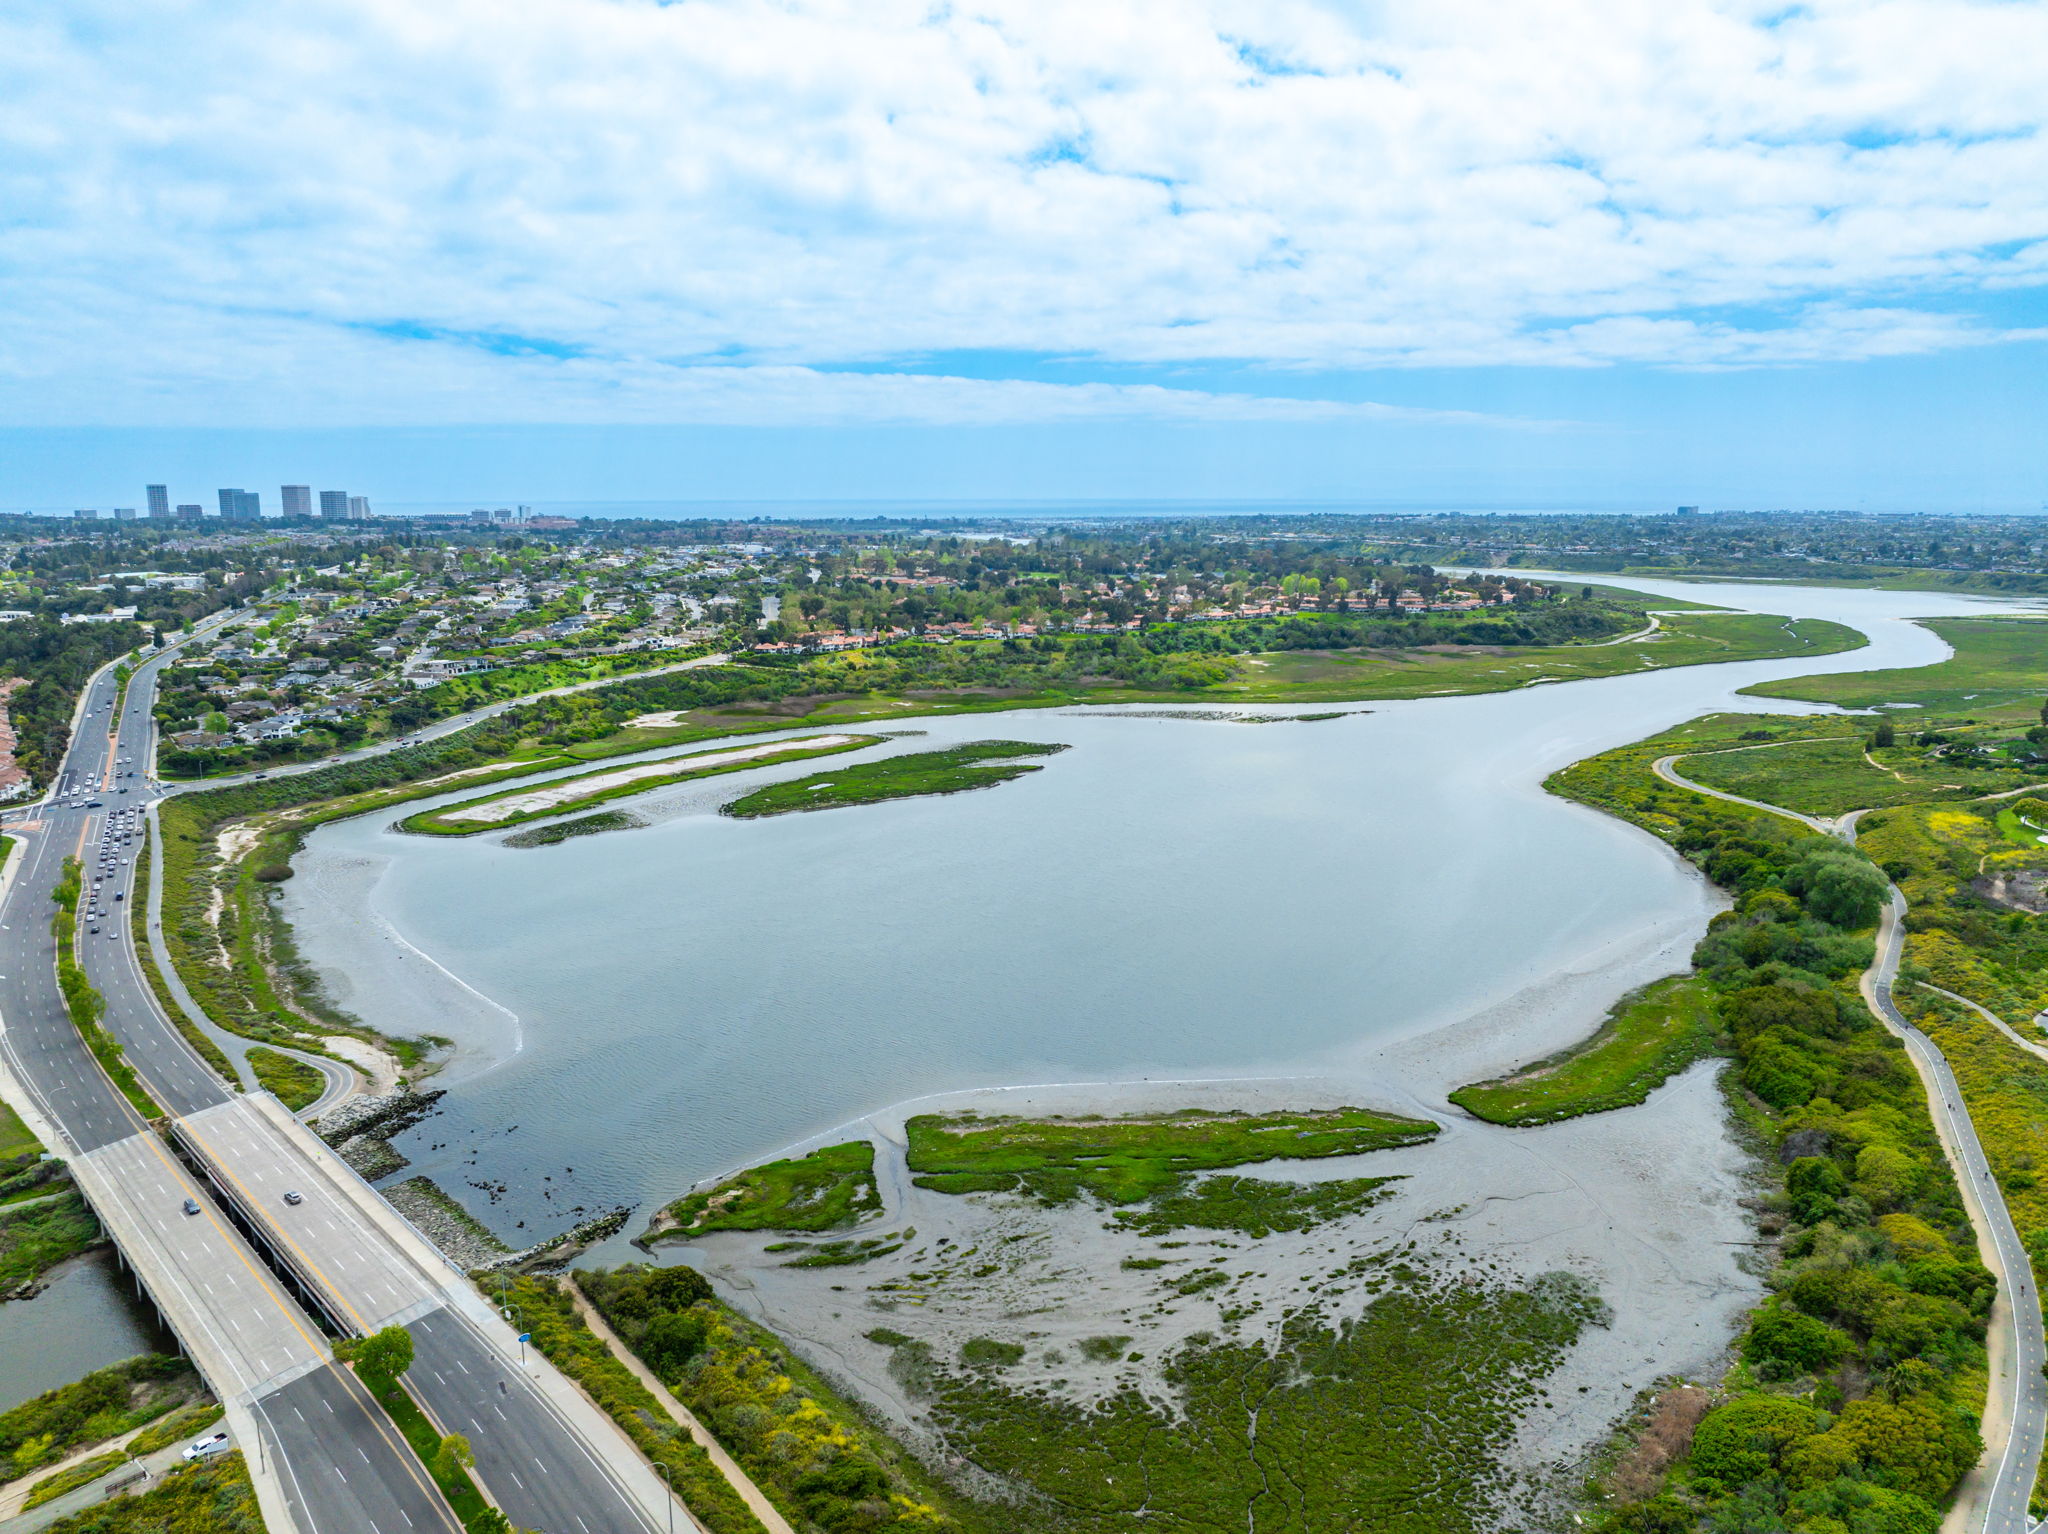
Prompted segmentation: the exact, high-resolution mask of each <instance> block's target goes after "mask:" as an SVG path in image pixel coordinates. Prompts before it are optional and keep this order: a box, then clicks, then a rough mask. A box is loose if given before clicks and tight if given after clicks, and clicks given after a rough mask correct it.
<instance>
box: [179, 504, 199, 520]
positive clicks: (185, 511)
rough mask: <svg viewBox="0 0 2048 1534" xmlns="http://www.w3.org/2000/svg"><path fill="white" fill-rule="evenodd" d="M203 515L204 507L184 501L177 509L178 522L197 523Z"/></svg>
mask: <svg viewBox="0 0 2048 1534" xmlns="http://www.w3.org/2000/svg"><path fill="white" fill-rule="evenodd" d="M205 515H206V508H205V507H204V506H200V505H196V504H194V503H193V502H191V501H185V502H183V503H181V504H180V505H179V507H178V520H179V521H180V522H197V521H198V520H199V519H200V518H201V517H203V516H205Z"/></svg>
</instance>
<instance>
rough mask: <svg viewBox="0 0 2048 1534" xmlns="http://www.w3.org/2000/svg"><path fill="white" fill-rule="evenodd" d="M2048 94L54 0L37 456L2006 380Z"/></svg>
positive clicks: (2043, 231)
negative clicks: (2013, 300)
mask: <svg viewBox="0 0 2048 1534" xmlns="http://www.w3.org/2000/svg"><path fill="white" fill-rule="evenodd" d="M2044 75H2048V7H2043V6H2040V5H2031V4H2027V5H2015V4H1996V3H1980V0H1818V3H1815V4H1811V5H1807V6H1804V7H1800V8H1797V9H1794V10H1790V11H1787V10H1785V9H1783V8H1782V7H1780V6H1777V5H1768V6H1767V5H1764V4H1761V3H1752V4H1742V3H1703V0H1662V3H1659V4H1655V5H1643V4H1640V3H1622V0H1569V3H1566V0H1549V3H1544V4H1539V5H1533V6H1532V5H1527V4H1515V3H1512V0H1484V3H1482V0H1398V3H1393V4H1387V5H1380V6H1375V7H1371V8H1365V7H1360V6H1356V5H1352V4H1345V3H1340V0H1332V3H1330V4H1322V5H1319V4H1311V3H1308V0H1110V3H1108V4H1104V3H1103V0H982V3H979V4H973V5H965V4H959V5H952V6H941V7H932V6H930V5H928V4H926V3H923V0H689V3H686V4H676V5H667V6H662V5H655V4H650V3H642V0H520V3H517V4H513V5H507V4H505V3H504V0H436V3H435V4H433V5H428V6H422V5H419V4H417V3H416V0H296V3H294V4H292V5H290V6H276V5H259V4H254V3H243V0H212V3H206V4H201V3H198V0H153V3H145V0H122V3H120V4H114V3H112V0H22V3H20V4H18V5H17V6H15V7H14V8H12V9H11V10H10V11H9V12H8V13H7V14H6V16H4V17H0V199H4V206H5V207H6V209H7V218H6V221H5V226H4V228H0V274H4V275H5V277H6V279H7V291H8V292H9V293H10V294H11V296H10V297H8V298H5V299H0V304H4V306H5V307H4V310H0V313H4V314H5V317H6V321H7V324H6V328H5V331H4V333H0V408H5V409H6V411H7V413H8V417H9V418H10V419H13V420H17V421H18V420H23V419H31V420H44V419H60V418H61V419H67V420H108V419H119V420H142V421H165V422H170V421H173V420H184V419H187V418H188V417H190V416H192V415H193V414H195V413H196V412H201V411H211V412H213V414H212V415H211V416H210V417H209V419H212V420H215V421H219V420H241V421H251V422H253V421H255V420H259V419H262V420H269V419H272V418H288V419H290V420H292V421H316V422H317V421H334V422H343V421H346V422H351V423H368V422H369V421H373V420H383V419H387V418H400V419H405V420H411V421H420V420H448V421H467V420H477V419H503V420H530V419H575V420H582V419H593V418H602V419H622V420H640V419H664V420H668V419H676V420H682V419H687V420H700V419H702V420H740V419H744V420H761V419H769V420H772V419H828V420H829V419H895V418H899V417H905V418H920V419H941V420H956V419H1048V418H1054V419H1064V418H1068V417H1070V416H1073V415H1096V414H1108V415H1130V414H1152V415H1164V416H1168V417H1174V418H1190V419H1221V418H1231V419H1245V418H1273V419H1301V418H1307V417H1312V416H1315V415H1316V413H1317V412H1319V411H1320V412H1322V418H1331V417H1338V416H1342V415H1344V414H1346V413H1353V414H1355V413H1358V412H1360V411H1367V412H1369V411H1371V410H1373V409H1375V408H1377V407H1370V406H1351V405H1334V404H1330V405H1324V404H1319V403H1317V402H1301V401H1294V400H1281V399H1272V400H1259V399H1254V398H1251V397H1249V396H1245V395H1214V394H1203V393H1200V392H1198V391H1195V390H1190V389H1153V390H1149V391H1148V390H1145V389H1141V388H1133V387H1128V386H1115V385H1078V386H1074V385H1054V384H1033V383H1009V382H1002V381H995V382H986V381H977V380H973V379H961V378H952V377H947V376H944V375H945V373H946V372H947V369H946V367H945V365H944V363H943V360H941V362H940V363H939V364H938V365H936V366H933V365H929V364H923V363H920V362H919V361H918V360H917V359H919V358H921V357H925V356H930V355H937V356H939V357H940V358H941V359H943V357H944V355H945V354H946V353H948V352H955V351H972V350H980V351H994V352H1003V351H1021V352H1033V353H1053V354H1058V355H1063V356H1078V357H1083V358H1099V359H1102V360H1104V361H1105V362H1111V363H1117V364H1130V363H1138V364H1156V365H1171V364H1180V363H1185V362H1189V361H1199V360H1205V359H1227V360H1242V361H1246V362H1251V363H1255V364H1259V365H1263V366H1269V367H1278V368H1288V369H1336V368H1349V367H1363V366H1381V365H1389V364H1392V365H1414V366H1428V365H1485V364H1498V363H1512V364H1535V365H1567V366H1592V365H1602V364H1606V363H1611V362H1621V361H1627V362H1644V363H1653V364H1665V365H1674V366H1682V367H1701V366H1707V367H1729V366H1758V365H1770V364H1779V363H1796V362H1805V361H1812V360H1826V359H1838V358H1849V359H1853V358H1862V357H1869V356H1877V355H1885V354H1896V353H1901V352H1912V351H1926V350H1934V349H1940V348H1946V347H1953V346H1959V345H1972V344H1981V343H1984V342H1987V341H1994V340H1999V339H2005V338H2009V336H2010V335H2011V333H2010V332H2008V331H2005V330H2002V329H2001V328H2000V327H1999V326H1998V325H1997V324H1995V323H1993V322H1991V321H1989V320H1973V319H1971V318H1969V317H1968V308H1969V304H1970V302H1971V299H1972V297H1973V295H1975V294H1976V293H1978V292H1980V291H1989V290H2002V289H2009V288H2012V287H2016V286H2032V285H2038V284H2039V283H2041V282H2042V281H2043V280H2044V270H2043V269H2044V257H2043V254H2042V252H2043V251H2044V250H2048V137H2044V134H2043V131H2042V129H2043V119H2044V117H2048V94H2044V93H2043V92H2042V91H2041V89H2040V82H2041V80H2042V79H2043V78H2044ZM369 327H382V329H383V332H384V333H382V334H379V333H377V331H375V330H373V329H371V328H369ZM402 327H411V328H412V329H414V330H415V331H417V332H418V333H419V334H420V335H421V336H422V337H424V339H416V340H405V339H401V338H392V337H393V335H394V334H395V333H396V332H397V331H398V330H399V329H401V328H402ZM463 337H472V338H475V337H500V338H511V337H524V338H530V339H532V340H534V341H536V342H538V343H541V346H542V353H541V354H526V355H520V354H517V353H516V349H513V354H506V350H507V346H508V345H509V343H504V344H500V345H498V346H496V347H495V348H494V346H493V345H490V344H483V343H476V344H466V343H465V342H464V341H463V340H462V339H461V338H463ZM547 353H559V354H560V355H547ZM850 362H852V363H880V364H885V365H890V366H894V367H895V368H897V369H898V372H896V373H893V374H891V373H881V374H877V373H861V374H849V373H841V372H830V371H818V370H819V369H829V368H831V367H833V366H835V365H842V364H846V363H850ZM1120 376H1122V375H1121V374H1120Z"/></svg>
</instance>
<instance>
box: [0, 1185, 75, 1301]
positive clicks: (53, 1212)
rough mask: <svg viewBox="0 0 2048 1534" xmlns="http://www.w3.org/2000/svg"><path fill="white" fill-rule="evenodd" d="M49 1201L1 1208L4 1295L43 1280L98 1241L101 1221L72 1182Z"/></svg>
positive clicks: (1, 1292)
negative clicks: (57, 1266) (56, 1267)
mask: <svg viewBox="0 0 2048 1534" xmlns="http://www.w3.org/2000/svg"><path fill="white" fill-rule="evenodd" d="M50 1191H51V1193H52V1194H53V1195H54V1196H53V1197H52V1198H50V1199H49V1200H48V1201H47V1202H44V1201H42V1200H40V1199H38V1200H36V1201H34V1202H23V1203H22V1204H20V1205H19V1206H18V1207H17V1206H14V1205H6V1206H0V1296H4V1295H7V1294H9V1293H11V1292H13V1291H14V1290H16V1289H18V1288H20V1287H21V1286H22V1285H23V1284H26V1283H29V1282H31V1281H33V1280H35V1279H38V1278H40V1277H42V1275H43V1274H45V1273H47V1272H49V1271H50V1269H52V1268H54V1267H55V1266H56V1265H57V1264H58V1263H60V1262H62V1261H64V1260H65V1259H66V1258H67V1257H76V1256H77V1255H78V1254H79V1253H80V1252H82V1251H84V1250H85V1249H86V1248H87V1247H89V1246H92V1245H94V1244H96V1243H97V1242H98V1241H99V1239H100V1222H99V1221H98V1220H97V1219H96V1218H94V1216H93V1212H92V1211H91V1210H90V1209H88V1208H86V1206H85V1199H84V1197H83V1196H82V1195H81V1194H80V1193H79V1192H78V1190H77V1189H76V1188H74V1187H73V1186H72V1185H71V1181H70V1179H69V1178H66V1179H65V1180H64V1181H63V1183H62V1184H61V1185H59V1186H57V1187H53V1188H52V1189H51V1190H50Z"/></svg>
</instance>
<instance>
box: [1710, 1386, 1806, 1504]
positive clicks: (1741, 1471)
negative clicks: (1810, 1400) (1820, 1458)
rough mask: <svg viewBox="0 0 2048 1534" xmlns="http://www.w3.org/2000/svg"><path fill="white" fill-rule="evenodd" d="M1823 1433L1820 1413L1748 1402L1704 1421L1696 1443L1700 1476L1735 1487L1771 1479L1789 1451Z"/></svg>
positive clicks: (1765, 1399)
mask: <svg viewBox="0 0 2048 1534" xmlns="http://www.w3.org/2000/svg"><path fill="white" fill-rule="evenodd" d="M1819 1431H1820V1413H1819V1412H1817V1411H1815V1410H1814V1409H1813V1408H1812V1407H1811V1406H1808V1405H1807V1404H1806V1403H1805V1402H1803V1401H1793V1400H1788V1399H1786V1398H1785V1397H1783V1396H1742V1397H1739V1398H1738V1399H1736V1400H1733V1401H1730V1402H1729V1403H1728V1404H1727V1405H1726V1406H1717V1407H1715V1408H1714V1410H1712V1411H1710V1412H1708V1413H1707V1415H1706V1416H1705V1417H1704V1418H1702V1419H1701V1421H1700V1425H1699V1428H1698V1430H1697V1431H1696V1432H1695V1433H1694V1434H1693V1439H1692V1465H1693V1471H1694V1473H1695V1474H1697V1475H1710V1476H1713V1477H1714V1478H1715V1479H1716V1480H1719V1481H1723V1482H1726V1483H1727V1484H1728V1485H1730V1486H1739V1485H1741V1484H1742V1483H1743V1482H1745V1481H1754V1480H1757V1479H1759V1478H1760V1477H1762V1476H1765V1475H1768V1474H1770V1472H1771V1471H1772V1470H1773V1469H1774V1468H1775V1467H1776V1465H1777V1463H1778V1461H1779V1460H1780V1458H1781V1457H1782V1456H1783V1455H1784V1454H1785V1453H1786V1451H1787V1450H1789V1449H1791V1448H1793V1447H1795V1446H1796V1445H1798V1444H1799V1443H1801V1442H1802V1441H1803V1440H1805V1439H1807V1438H1811V1437H1813V1436H1814V1435H1815V1434H1816V1433H1818V1432H1819Z"/></svg>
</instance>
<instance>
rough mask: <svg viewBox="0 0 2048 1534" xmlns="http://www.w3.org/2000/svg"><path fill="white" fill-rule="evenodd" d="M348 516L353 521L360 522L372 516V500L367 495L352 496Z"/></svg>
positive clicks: (349, 500) (349, 499)
mask: <svg viewBox="0 0 2048 1534" xmlns="http://www.w3.org/2000/svg"><path fill="white" fill-rule="evenodd" d="M348 514H349V517H350V519H351V520H353V521H357V522H360V521H362V520H363V519H364V518H366V517H367V516H369V514H370V498H369V497H368V496H367V495H352V496H350V497H349V498H348Z"/></svg>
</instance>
